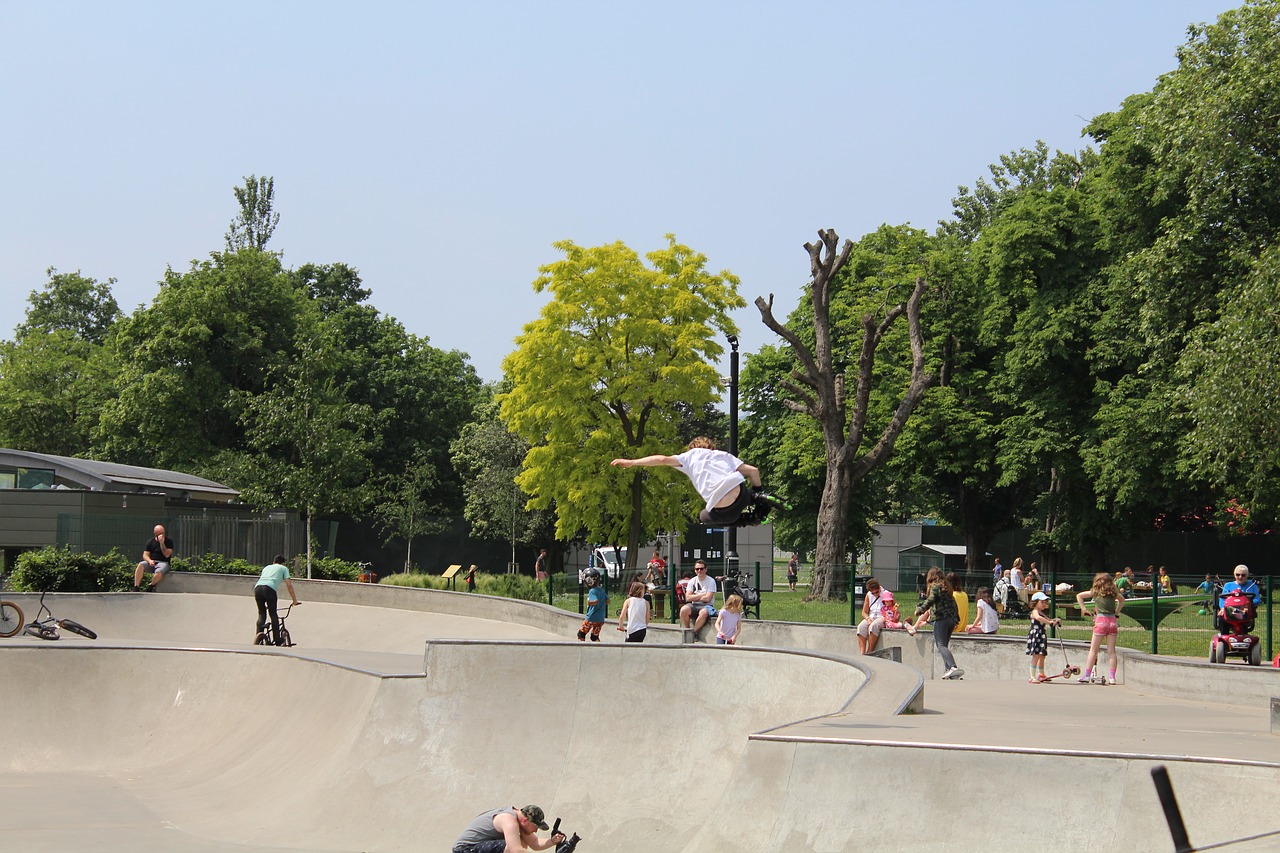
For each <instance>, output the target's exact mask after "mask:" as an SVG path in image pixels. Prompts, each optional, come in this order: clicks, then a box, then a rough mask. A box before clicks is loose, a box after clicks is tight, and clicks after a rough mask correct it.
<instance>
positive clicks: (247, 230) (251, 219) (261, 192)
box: [227, 175, 280, 252]
mask: <svg viewBox="0 0 1280 853" xmlns="http://www.w3.org/2000/svg"><path fill="white" fill-rule="evenodd" d="M232 192H234V193H235V194H236V202H237V203H238V204H239V205H240V214H239V215H238V216H237V217H236V218H235V219H233V220H231V229H230V230H229V231H228V232H227V251H228V252H237V251H239V250H241V249H257V250H258V251H263V250H265V249H266V247H267V243H268V242H270V240H271V235H272V234H274V233H275V230H276V226H277V225H279V224H280V214H278V213H276V212H274V210H273V207H274V205H275V196H276V181H275V178H268V177H261V178H259V177H258V176H257V175H250V176H248V177H247V178H245V179H244V186H242V187H234V188H233V189H232Z"/></svg>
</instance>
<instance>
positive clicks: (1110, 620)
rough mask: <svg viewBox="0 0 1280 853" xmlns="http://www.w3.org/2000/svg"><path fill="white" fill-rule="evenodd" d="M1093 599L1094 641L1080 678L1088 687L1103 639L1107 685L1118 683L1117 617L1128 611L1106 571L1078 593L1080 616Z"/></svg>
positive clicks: (1090, 643)
mask: <svg viewBox="0 0 1280 853" xmlns="http://www.w3.org/2000/svg"><path fill="white" fill-rule="evenodd" d="M1088 599H1093V613H1094V615H1093V638H1092V639H1091V640H1090V641H1089V657H1088V658H1086V659H1085V662H1084V672H1083V673H1081V675H1080V683H1081V684H1088V683H1089V682H1090V681H1091V680H1092V676H1093V667H1094V665H1095V664H1096V663H1097V662H1098V649H1099V647H1100V646H1101V645H1102V640H1103V638H1105V639H1106V641H1107V662H1108V663H1109V664H1110V669H1109V670H1108V673H1107V683H1108V684H1115V683H1116V637H1117V635H1118V634H1119V629H1118V628H1117V627H1116V617H1117V616H1119V615H1120V611H1121V610H1122V609H1123V608H1124V596H1123V595H1121V593H1120V590H1118V589H1117V588H1116V582H1115V581H1114V580H1113V579H1112V577H1111V575H1109V574H1107V573H1106V572H1098V573H1097V574H1096V575H1094V576H1093V586H1092V587H1090V588H1089V589H1086V590H1084V591H1083V592H1080V593H1077V595H1076V604H1078V605H1080V613H1081V614H1084V613H1086V612H1087V611H1086V610H1085V601H1087V600H1088Z"/></svg>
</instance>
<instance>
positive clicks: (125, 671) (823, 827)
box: [0, 576, 1280, 853]
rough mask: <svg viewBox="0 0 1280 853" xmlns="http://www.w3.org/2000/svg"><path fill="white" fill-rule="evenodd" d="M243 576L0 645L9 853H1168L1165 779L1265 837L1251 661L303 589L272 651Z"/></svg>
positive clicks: (1256, 684) (117, 601)
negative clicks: (1029, 669)
mask: <svg viewBox="0 0 1280 853" xmlns="http://www.w3.org/2000/svg"><path fill="white" fill-rule="evenodd" d="M252 584H253V579H251V578H227V577H223V578H200V577H197V576H176V577H175V578H173V579H172V580H171V581H170V582H166V585H165V587H164V588H163V591H161V592H158V593H153V594H135V593H120V594H101V595H87V594H86V595H75V594H67V595H58V596H49V597H48V599H47V600H48V602H49V603H50V607H51V609H52V610H53V612H54V613H55V614H56V615H58V616H62V617H70V618H73V619H76V620H77V621H80V622H82V623H84V624H86V625H88V626H90V627H92V628H94V629H95V630H96V631H97V632H98V634H99V638H98V639H97V640H83V639H81V638H79V637H75V636H74V635H67V634H64V638H63V639H62V640H59V641H57V642H42V641H40V640H37V639H34V638H30V637H25V636H22V637H15V638H12V639H6V640H0V685H3V689H4V697H5V705H6V706H7V707H6V714H5V720H6V722H7V724H6V725H4V726H0V755H3V756H4V759H3V762H2V763H0V834H2V837H3V838H4V839H5V841H6V845H5V846H6V848H7V849H26V850H54V849H85V848H97V849H104V850H132V851H144V853H146V852H147V851H171V850H185V851H196V853H204V851H215V850H233V851H278V850H307V851H401V850H415V851H417V850H426V851H435V850H438V851H447V850H449V847H450V845H451V843H452V841H453V839H454V838H455V837H456V836H457V834H458V833H459V832H460V831H461V829H462V827H463V826H465V825H466V823H467V822H468V821H469V820H470V819H471V818H472V817H474V816H475V815H476V814H478V813H480V812H482V811H485V810H486V809H489V808H493V807H495V806H500V805H524V804H525V803H537V804H539V805H541V806H542V807H543V808H544V809H545V810H546V812H547V814H548V817H549V818H554V817H557V816H559V817H563V819H564V828H565V829H566V830H568V831H571V832H577V833H579V834H581V835H582V836H583V839H584V840H583V841H582V843H581V845H580V846H579V848H578V849H579V850H580V851H583V853H586V851H593V850H597V851H601V850H609V851H624V853H625V851H687V853H694V851H720V850H724V849H726V848H732V849H739V850H749V851H756V850H758V851H792V850H796V851H804V850H815V851H854V850H870V849H878V848H880V847H882V846H884V845H886V844H889V845H890V846H893V847H897V848H899V849H903V850H948V851H954V850H979V849H981V850H983V851H1004V850H1010V851H1012V850H1018V851H1022V850H1024V849H1025V848H1026V847H1027V846H1028V844H1029V843H1032V840H1034V845H1035V846H1040V845H1044V846H1046V847H1048V848H1049V849H1056V850H1082V851H1083V850H1117V849H1122V848H1125V849H1129V850H1133V851H1146V850H1152V851H1164V850H1173V849H1174V846H1173V843H1172V842H1171V840H1170V834H1169V829H1168V827H1167V824H1166V822H1165V818H1164V814H1163V812H1162V811H1161V807H1160V803H1159V800H1158V799H1157V796H1156V793H1155V788H1154V786H1153V784H1152V782H1151V776H1150V771H1151V769H1152V768H1153V767H1157V766H1165V767H1167V768H1168V771H1169V775H1170V779H1171V781H1172V784H1173V787H1174V790H1175V792H1176V794H1177V796H1178V800H1179V803H1180V805H1181V809H1182V814H1183V817H1184V819H1185V820H1186V824H1187V828H1188V832H1189V836H1190V838H1191V840H1192V842H1193V843H1195V844H1199V845H1209V844H1213V843H1219V842H1223V841H1226V840H1230V839H1238V838H1243V837H1247V836H1255V835H1257V836H1262V837H1259V838H1255V839H1254V840H1252V841H1245V842H1242V843H1237V844H1233V845H1231V846H1230V848H1229V849H1231V850H1233V851H1261V850H1276V849H1280V836H1277V835H1264V834H1265V833H1270V832H1274V831H1275V830H1276V829H1280V822H1278V821H1277V819H1276V818H1275V817H1274V808H1273V805H1272V802H1271V801H1272V798H1273V796H1274V791H1275V790H1276V789H1277V782H1280V736H1277V735H1275V734H1272V725H1273V723H1272V718H1271V713H1272V712H1271V709H1270V707H1269V705H1268V703H1267V702H1265V701H1262V700H1263V699H1265V698H1266V697H1267V696H1268V695H1273V696H1280V672H1277V671H1275V670H1271V669H1264V670H1259V669H1252V668H1246V667H1244V666H1242V665H1241V666H1234V667H1232V666H1229V665H1228V667H1225V668H1224V667H1217V668H1214V667H1211V666H1209V665H1208V664H1207V663H1206V664H1200V663H1198V662H1175V663H1174V664H1170V665H1163V664H1157V663H1154V662H1151V661H1147V660H1145V659H1143V656H1133V657H1132V658H1126V659H1125V660H1124V663H1123V666H1124V672H1125V674H1126V675H1127V676H1128V677H1127V678H1123V679H1122V680H1123V681H1126V682H1127V683H1126V684H1122V685H1119V686H1114V687H1103V686H1088V685H1078V684H1065V683H1061V682H1054V683H1053V684H1048V685H1029V684H1027V683H1026V677H1025V657H1024V656H1023V655H1022V651H1021V648H1020V643H1013V642H1008V643H996V642H993V641H992V640H991V639H990V638H982V639H979V640H971V641H964V640H962V639H961V638H957V641H956V642H954V643H953V648H954V649H955V653H956V656H957V658H958V659H959V660H960V664H961V666H967V668H969V669H970V674H969V675H968V676H967V677H966V678H965V679H964V680H962V681H942V680H939V679H936V678H934V677H932V676H933V675H934V672H935V670H934V667H935V666H936V664H935V662H934V658H936V654H935V653H933V651H932V649H931V648H930V646H929V644H928V642H927V641H925V640H924V639H922V638H917V639H916V640H908V639H907V638H906V637H905V636H899V637H890V636H888V635H886V645H890V644H894V648H893V651H894V653H895V654H897V655H899V656H900V657H901V658H902V659H903V660H904V661H906V662H907V663H906V664H898V663H894V662H892V661H890V660H883V659H879V658H870V657H857V656H852V655H851V653H850V649H851V648H856V646H855V644H854V639H853V635H852V630H851V629H848V628H843V629H831V628H826V629H821V630H820V629H817V628H813V629H808V628H805V627H802V626H785V625H765V624H760V623H754V622H752V623H748V625H747V627H746V628H745V629H744V636H745V637H747V641H748V642H752V641H753V640H752V639H751V638H752V633H751V632H754V635H755V639H754V641H755V642H760V643H763V644H767V646H766V645H762V646H749V647H742V648H724V647H716V646H713V645H706V644H702V643H698V644H688V643H683V642H681V641H682V640H684V639H687V638H686V637H684V636H682V634H681V632H680V631H678V630H675V629H672V628H670V627H667V626H665V625H659V626H655V627H654V628H653V629H652V631H651V637H650V639H649V641H647V642H646V643H645V644H644V645H642V646H636V645H624V644H622V643H621V642H620V638H621V634H620V633H618V632H617V631H615V630H614V629H613V625H612V624H606V626H605V631H604V636H605V640H606V642H603V643H599V644H594V645H593V644H589V643H578V642H576V641H574V640H573V639H572V638H573V636H574V633H575V632H576V629H577V625H578V623H579V622H580V620H581V617H580V616H578V615H577V614H571V613H566V612H564V611H557V610H555V609H554V608H551V607H548V606H546V605H540V604H533V603H527V602H512V601H507V600H503V599H492V598H487V597H484V596H478V595H468V594H466V593H451V592H435V591H425V590H405V589H395V588H384V587H378V586H370V585H367V584H342V583H326V582H314V583H313V582H306V581H301V582H298V586H299V590H298V591H299V596H300V597H301V598H302V599H303V601H304V605H303V606H302V607H300V608H297V609H295V610H294V611H293V614H292V615H291V616H290V618H289V626H290V628H291V629H292V631H293V634H294V638H295V641H296V642H297V643H298V645H297V646H296V647H294V648H290V649H272V648H262V647H254V646H252V645H250V643H249V640H250V638H251V637H252V633H253V626H252V621H251V620H252V618H253V615H254V610H253V604H252V598H251V591H252ZM6 597H7V598H10V599H13V600H16V601H18V603H19V604H20V605H21V606H22V608H23V610H24V611H25V612H26V614H27V617H28V619H30V618H32V617H33V616H34V615H35V612H36V610H37V608H38V603H37V597H34V596H29V595H12V594H6ZM984 640H985V643H984ZM1071 654H1072V656H1073V659H1074V661H1075V662H1076V663H1082V662H1083V660H1082V659H1083V653H1082V651H1080V650H1079V649H1072V650H1071ZM907 664H911V665H907ZM1053 664H1054V661H1053V659H1052V658H1051V659H1050V669H1051V670H1052V668H1053ZM1019 674H1021V677H1018V676H1019ZM1224 697H1225V698H1226V699H1229V700H1230V701H1223V699H1224Z"/></svg>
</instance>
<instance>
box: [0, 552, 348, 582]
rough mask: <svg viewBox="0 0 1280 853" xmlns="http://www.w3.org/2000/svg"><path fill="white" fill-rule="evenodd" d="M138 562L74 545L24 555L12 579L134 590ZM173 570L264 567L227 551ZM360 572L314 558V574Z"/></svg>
mask: <svg viewBox="0 0 1280 853" xmlns="http://www.w3.org/2000/svg"><path fill="white" fill-rule="evenodd" d="M137 565H138V561H137V560H135V559H133V558H131V557H128V556H125V555H124V554H121V553H120V552H118V551H114V550H113V551H111V553H109V554H105V555H103V554H86V553H83V552H80V551H72V550H71V549H70V548H44V549H41V550H39V551H26V552H24V553H22V554H20V555H19V556H18V560H17V565H16V566H15V567H14V571H13V574H12V575H11V576H10V578H9V582H10V585H11V586H12V588H13V589H14V590H16V591H18V592H122V591H126V590H130V589H132V588H133V570H134V568H135V567H136V566H137ZM173 569H174V571H179V572H206V573H210V574H221V575H257V574H259V573H260V572H261V571H262V566H259V565H256V564H253V563H249V562H247V561H245V560H238V559H230V558H227V557H224V556H222V555H221V554H205V555H203V556H201V557H200V558H198V559H197V560H195V561H192V560H188V559H186V558H184V557H175V558H174V559H173ZM359 573H360V566H358V565H357V564H355V563H348V562H346V561H345V560H339V559H337V558H335V557H324V558H322V559H317V560H312V561H311V576H312V577H313V578H319V579H322V580H342V581H354V580H356V578H357V576H358V575H359ZM290 574H292V575H294V576H295V577H305V576H306V574H307V567H306V558H305V557H295V558H294V559H293V565H292V566H290Z"/></svg>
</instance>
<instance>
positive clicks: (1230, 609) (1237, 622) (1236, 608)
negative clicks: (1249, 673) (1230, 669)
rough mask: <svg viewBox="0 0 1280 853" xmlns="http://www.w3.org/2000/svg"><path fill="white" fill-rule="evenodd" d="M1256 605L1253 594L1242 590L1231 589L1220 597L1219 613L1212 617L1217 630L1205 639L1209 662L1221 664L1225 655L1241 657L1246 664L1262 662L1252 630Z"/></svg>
mask: <svg viewBox="0 0 1280 853" xmlns="http://www.w3.org/2000/svg"><path fill="white" fill-rule="evenodd" d="M1256 612H1257V607H1256V606H1255V605H1254V603H1253V596H1252V595H1250V594H1249V593H1246V592H1245V591H1244V590H1239V589H1237V590H1232V591H1231V592H1229V593H1227V595H1226V597H1225V598H1223V599H1222V616H1221V617H1215V621H1216V622H1217V628H1218V632H1217V633H1216V634H1215V635H1214V637H1213V639H1212V640H1210V641H1209V662H1210V663H1225V662H1226V660H1227V658H1228V657H1229V656H1230V657H1241V658H1244V660H1245V661H1246V662H1247V663H1248V664H1249V665H1250V666H1259V665H1261V664H1262V642H1261V641H1260V640H1259V639H1258V638H1257V636H1256V635H1254V634H1251V633H1249V632H1250V631H1252V630H1253V620H1254V616H1255V614H1256Z"/></svg>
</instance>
